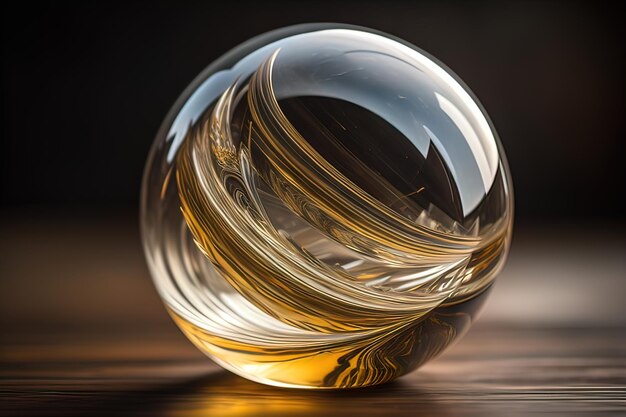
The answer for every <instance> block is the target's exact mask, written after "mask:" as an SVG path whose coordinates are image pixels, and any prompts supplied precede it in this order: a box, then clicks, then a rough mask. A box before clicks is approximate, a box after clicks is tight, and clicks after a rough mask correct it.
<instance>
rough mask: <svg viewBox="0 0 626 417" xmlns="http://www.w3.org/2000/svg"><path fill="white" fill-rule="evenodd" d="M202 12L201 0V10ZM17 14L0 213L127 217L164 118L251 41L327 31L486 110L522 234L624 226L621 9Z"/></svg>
mask: <svg viewBox="0 0 626 417" xmlns="http://www.w3.org/2000/svg"><path fill="white" fill-rule="evenodd" d="M211 3H213V2H211ZM216 7H217V6H212V5H211V4H210V3H209V2H198V3H184V2H177V3H176V5H171V4H170V5H165V4H161V3H151V2H150V3H134V4H114V5H109V4H98V5H87V4H80V3H74V2H72V3H71V4H62V3H58V4H57V3H55V4H50V5H44V6H34V5H30V4H29V3H26V2H22V3H20V4H19V5H13V6H12V7H11V9H10V10H5V11H4V13H3V24H2V31H3V35H2V58H3V59H2V97H3V99H2V100H3V101H2V141H3V143H2V151H1V153H0V155H1V156H0V158H1V191H0V199H1V205H2V208H3V209H4V212H5V213H13V212H15V211H22V212H23V211H24V210H31V211H32V210H35V211H37V210H40V209H43V210H44V211H47V210H51V209H55V210H57V211H63V212H65V213H72V212H76V211H80V212H82V213H89V212H90V211H91V210H98V211H107V210H113V209H115V210H117V211H119V210H122V211H126V210H128V213H131V214H132V215H136V211H137V202H138V193H139V187H140V179H141V174H142V169H143V165H144V162H145V159H146V156H147V153H148V149H149V146H150V144H151V142H152V140H153V138H154V136H155V134H156V131H157V129H158V127H159V124H160V123H161V120H162V119H163V118H164V116H165V114H166V112H167V111H168V109H169V107H170V106H171V105H172V104H173V102H174V101H175V100H176V98H177V97H178V95H179V94H180V93H181V92H182V90H183V89H184V88H185V87H186V86H187V84H188V83H189V82H191V80H192V79H193V78H194V77H195V76H196V75H197V74H198V73H199V72H200V71H201V70H202V69H203V68H204V67H206V66H207V65H208V64H209V63H210V62H211V61H213V60H214V59H216V58H217V57H218V56H219V55H221V54H223V53H224V52H226V51H228V50H229V49H230V48H232V47H234V46H236V45H237V44H239V43H241V42H243V41H245V40H246V39H248V38H250V37H253V36H255V35H257V34H260V33H263V32H265V31H269V30H272V29H275V28H279V27H281V26H286V25H290V24H296V23H303V22H315V21H334V22H342V23H352V24H358V25H363V26H369V27H372V28H376V29H379V30H382V31H385V32H388V33H390V34H393V35H396V36H399V37H401V38H404V39H406V40H408V41H410V42H412V43H414V44H415V45H417V46H419V47H421V48H423V49H424V50H426V51H428V52H430V53H431V54H433V55H434V56H436V57H437V58H439V59H440V60H442V61H443V62H444V63H445V64H447V65H448V66H449V67H450V68H451V69H452V70H453V71H455V72H456V73H457V74H458V75H459V76H460V77H461V78H462V79H463V80H464V81H465V82H466V83H467V84H468V85H469V86H470V88H472V90H473V91H474V92H475V93H476V95H477V96H478V97H479V99H480V100H481V101H482V103H483V104H484V106H485V108H486V109H487V111H488V112H489V114H490V116H491V118H492V119H493V122H494V124H495V126H496V128H497V129H498V131H499V134H500V136H501V138H502V141H503V143H504V147H505V149H506V151H507V155H508V158H509V162H510V165H511V170H512V173H513V179H514V186H515V193H516V209H517V212H516V220H517V222H518V224H519V225H523V224H525V223H529V222H532V223H535V222H536V221H542V222H543V221H547V222H560V223H563V222H601V223H610V222H614V221H620V222H621V221H622V220H623V212H624V211H623V207H622V206H621V205H620V204H619V201H620V199H621V193H622V192H623V188H624V187H623V186H624V183H623V177H624V175H623V174H624V164H623V161H624V115H625V114H626V113H625V108H624V102H625V101H624V98H625V97H624V79H625V74H626V68H625V60H624V24H623V17H624V13H623V12H624V7H623V4H619V3H617V2H616V3H607V4H604V3H602V2H597V1H596V2H589V3H575V2H502V3H501V2H493V3H492V2H478V3H477V2H458V3H444V2H436V1H433V2H397V1H396V2H363V1H359V2H330V3H312V2H293V3H271V2H258V3H241V2H239V1H237V2H223V4H220V5H219V9H218V8H216Z"/></svg>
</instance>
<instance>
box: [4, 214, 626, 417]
mask: <svg viewBox="0 0 626 417" xmlns="http://www.w3.org/2000/svg"><path fill="white" fill-rule="evenodd" d="M130 224H131V226H128V225H127V224H124V223H120V222H119V221H118V220H111V221H110V222H108V221H105V222H100V223H97V224H94V223H93V222H91V223H89V222H75V221H74V222H69V221H66V222H64V221H58V222H56V223H54V224H50V223H49V222H45V221H44V220H42V221H40V222H39V223H38V222H36V221H33V220H32V219H27V220H23V221H22V222H21V223H20V222H19V221H18V222H16V221H11V222H10V225H8V223H5V224H4V226H5V227H4V232H3V235H2V238H1V239H0V253H1V254H2V255H1V256H2V258H1V259H0V260H1V263H0V268H1V269H0V272H1V273H2V280H1V281H0V297H1V299H0V301H1V303H0V306H1V310H0V313H1V314H0V317H1V320H2V321H1V323H2V328H3V330H2V339H1V341H0V381H1V382H0V414H2V415H7V416H19V415H44V416H52V415H64V416H74V415H106V416H119V415H146V416H272V415H277V416H318V415H320V416H324V415H328V416H331V415H332V416H341V415H346V416H379V415H383V416H385V415H387V416H404V415H407V416H448V415H453V416H485V417H487V416H525V415H534V414H540V415H562V416H577V415H581V416H596V415H598V416H608V415H616V416H618V415H619V416H624V415H626V321H625V318H624V316H625V315H626V314H624V313H625V312H626V310H625V307H624V301H623V300H624V299H625V296H626V292H625V291H624V289H625V288H626V287H625V286H624V280H625V279H626V268H624V259H623V258H624V254H626V251H624V249H625V248H626V245H623V243H624V242H623V237H622V235H621V234H617V235H611V236H613V237H610V236H609V237H608V238H607V237H606V236H603V237H602V238H600V237H597V236H596V237H594V238H593V239H592V241H595V240H594V239H596V240H597V241H598V242H599V241H602V242H603V244H604V245H606V246H605V247H600V248H596V249H590V247H589V245H588V243H589V239H587V243H586V244H582V243H581V244H580V245H579V246H576V244H575V243H572V240H571V239H570V240H569V242H570V243H569V244H568V245H569V246H567V245H566V246H565V249H563V246H562V245H561V246H558V245H556V243H555V242H554V239H553V240H551V238H549V237H546V236H541V237H538V235H530V236H522V237H520V238H519V242H520V243H518V244H517V249H516V247H515V245H514V250H513V252H512V256H511V260H510V262H509V266H508V267H507V269H505V271H504V272H503V276H502V277H501V279H502V284H500V283H498V285H497V286H496V290H495V291H494V293H493V294H492V296H491V298H492V299H493V301H490V302H489V303H488V306H487V308H486V311H485V312H484V314H483V318H482V319H481V320H480V321H479V322H478V323H476V324H475V326H474V327H473V328H472V329H471V330H470V332H469V333H468V334H467V336H465V337H464V338H463V339H462V340H461V341H460V342H459V343H457V344H456V345H455V346H453V347H452V348H450V349H449V350H448V351H446V352H445V353H444V354H443V355H442V356H441V357H440V358H438V359H436V360H434V361H432V362H430V363H428V364H427V365H425V366H424V367H422V368H421V369H419V370H418V371H416V372H414V373H411V374H409V375H407V376H405V377H403V378H401V379H399V380H397V381H395V382H392V383H390V384H387V385H382V386H378V387H373V388H366V389H357V390H347V391H335V392H328V391H324V392H319V391H304V390H291V389H279V388H274V387H266V386H263V385H260V384H256V383H253V382H249V381H246V380H244V379H242V378H239V377H237V376H234V375H232V374H230V373H228V372H227V371H224V370H222V369H221V368H219V367H218V366H217V365H215V364H213V363H212V362H211V361H210V360H209V359H207V358H206V357H204V356H203V355H202V354H201V353H200V352H199V351H197V350H196V349H195V348H194V347H193V346H192V345H191V344H190V343H189V342H188V341H187V340H186V339H185V338H184V337H183V336H182V334H181V333H180V332H178V330H177V329H176V328H175V326H174V325H173V324H172V323H171V321H170V320H169V319H168V318H167V317H166V315H165V313H164V309H163V307H162V306H161V305H160V301H159V300H158V297H157V296H156V294H155V292H154V289H153V288H152V285H151V283H150V280H149V277H148V276H147V272H146V270H145V266H144V264H143V258H142V255H141V250H140V247H139V243H138V238H137V234H136V228H134V227H133V226H132V222H130ZM620 233H621V231H620ZM549 235H550V236H554V234H552V233H550V234H549ZM556 235H557V236H559V238H561V237H562V234H561V235H559V234H556ZM533 236H535V237H533ZM607 239H608V240H607ZM611 239H613V240H611ZM607 242H608V243H607ZM592 246H593V245H592ZM550 248H560V249H554V250H552V251H550V250H548V249H550ZM559 251H561V252H559ZM583 254H584V256H582V255H583ZM576 262H578V263H576ZM540 271H544V272H545V273H546V274H547V275H545V276H543V275H542V274H541V273H539V272H540ZM590 271H595V275H590ZM551 277H552V278H551ZM556 288H561V292H560V293H559V292H558V290H557V289H556ZM546 292H547V293H548V294H549V296H545V293H546ZM542 294H543V295H542ZM601 300H604V302H602V301H601Z"/></svg>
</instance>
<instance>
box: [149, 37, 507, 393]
mask: <svg viewBox="0 0 626 417" xmlns="http://www.w3.org/2000/svg"><path fill="white" fill-rule="evenodd" d="M353 32H354V33H353ZM315 33H317V32H315ZM307 35H309V34H307ZM370 35H371V36H373V38H371V39H370V38H362V37H363V36H370ZM315 36H317V37H318V38H316V43H315V48H317V49H315V50H314V52H313V53H309V52H308V51H307V50H306V48H304V47H301V45H304V44H303V43H302V39H297V40H298V42H297V43H295V41H294V42H292V43H291V44H290V43H289V42H285V43H284V44H282V45H281V44H280V42H278V43H277V44H276V46H275V47H273V48H269V49H268V47H266V48H265V49H264V55H263V58H262V59H260V60H258V61H257V64H256V65H255V66H254V68H253V69H252V70H250V71H248V72H247V73H246V72H245V71H239V74H238V75H237V76H233V77H231V78H230V79H229V81H228V83H226V84H224V86H223V88H221V90H220V94H218V95H217V96H216V99H215V100H214V101H213V102H212V104H211V105H210V106H209V107H208V108H207V109H206V111H204V112H203V113H202V115H201V116H200V117H198V118H197V120H194V121H193V123H190V125H189V128H188V130H187V131H186V134H185V135H184V137H179V138H178V139H175V140H174V142H173V143H174V144H176V143H178V144H179V146H178V145H176V146H178V148H176V152H175V153H174V154H172V155H174V157H173V158H172V157H169V156H168V157H167V158H166V157H162V158H163V159H162V161H163V162H162V165H158V164H155V163H153V167H152V168H150V169H149V170H148V171H147V172H148V174H147V181H148V182H149V181H153V182H156V183H159V190H160V192H159V194H158V197H151V195H152V194H150V191H149V190H148V191H146V193H147V196H146V197H145V199H146V201H148V203H144V213H145V214H144V222H146V223H145V224H144V239H145V241H146V242H147V249H146V251H147V255H148V260H149V264H150V266H151V268H152V271H153V275H154V276H155V280H156V282H157V287H158V288H159V291H160V292H161V295H162V296H163V298H164V299H165V301H166V303H167V306H168V309H169V311H170V313H171V315H172V316H173V317H174V319H175V321H176V322H177V324H178V325H179V326H180V327H181V329H183V331H184V332H185V333H186V334H187V336H188V337H189V338H190V339H191V340H192V341H193V342H194V343H195V344H196V345H197V346H198V347H199V348H200V349H201V350H203V351H204V352H206V353H207V354H208V355H210V356H211V357H212V358H213V359H214V360H215V361H217V362H218V363H219V364H221V365H222V366H224V367H225V368H227V369H230V370H232V371H233V372H236V373H238V374H240V375H243V376H245V377H247V378H250V379H253V380H256V381H259V382H263V383H268V384H273V385H280V386H288V387H308V388H349V387H360V386H368V385H374V384H379V383H382V382H385V381H389V380H391V379H394V378H396V377H398V376H400V375H402V374H405V373H407V372H409V371H411V370H412V369H414V368H416V367H417V366H419V365H420V364H422V363H423V362H425V361H426V360H428V359H429V358H431V357H433V356H434V355H436V354H438V353H439V352H441V351H442V350H443V349H444V348H445V347H446V346H448V345H449V344H450V342H451V341H452V340H453V339H455V338H456V337H457V336H458V335H459V334H461V333H462V332H463V331H464V330H465V329H466V328H467V327H468V326H469V324H470V323H471V319H472V315H473V314H474V313H475V312H476V310H477V309H478V307H479V306H480V304H481V303H482V302H483V301H484V298H485V294H486V293H487V292H488V291H487V290H488V288H489V286H490V284H491V282H492V281H493V279H494V277H495V275H496V273H497V272H498V270H499V268H500V266H501V265H502V263H503V260H504V257H505V256H506V252H507V250H508V244H509V240H510V231H511V221H512V215H511V202H512V199H511V198H512V197H511V193H510V184H509V182H508V178H507V177H506V175H507V170H506V167H505V166H504V165H503V164H505V163H504V162H502V161H501V160H500V159H499V157H498V149H497V147H496V140H495V139H493V138H491V139H490V136H489V134H490V133H489V132H487V133H485V135H486V136H485V135H483V136H485V137H486V138H487V139H484V138H483V137H479V136H478V135H474V134H473V133H472V130H471V129H475V128H476V126H479V127H480V128H484V126H487V124H486V122H484V121H483V119H480V117H483V116H482V115H481V114H478V116H476V117H477V118H476V120H479V122H476V121H475V120H474V119H466V118H465V116H463V115H462V114H461V112H460V111H459V110H457V107H455V105H454V103H453V102H451V101H450V100H448V99H447V98H445V94H444V93H445V92H446V91H447V90H444V89H437V88H439V87H437V88H435V87H436V86H435V87H433V91H434V93H433V94H431V97H432V100H431V102H429V103H426V102H423V108H424V109H426V110H427V111H431V110H429V109H431V108H432V106H433V104H432V103H435V104H437V105H438V106H440V107H441V108H442V109H444V110H445V111H446V114H445V115H444V116H443V117H442V116H437V117H439V118H440V119H441V120H440V121H439V125H438V126H439V129H438V130H437V132H451V133H450V135H452V136H453V134H456V132H457V131H460V132H462V134H465V136H468V135H469V136H471V137H469V138H467V141H468V143H470V145H469V147H467V149H468V150H467V151H464V152H466V153H465V154H463V153H462V152H461V151H456V154H455V153H453V152H452V151H451V150H450V149H449V145H446V144H445V143H442V141H441V139H440V138H439V137H438V135H440V133H435V132H434V131H433V130H436V129H435V128H434V127H433V128H432V129H431V128H429V127H428V125H426V124H422V125H423V130H420V132H423V135H425V136H424V137H426V141H425V142H424V141H423V139H420V138H419V137H413V138H406V137H405V136H406V135H403V132H402V126H403V123H404V121H400V122H399V123H395V124H394V123H392V120H396V119H397V117H396V116H394V114H393V112H394V111H396V109H395V108H394V107H393V106H400V105H402V106H404V105H405V104H404V101H407V100H410V99H411V97H408V94H407V97H405V96H403V95H399V94H396V95H395V96H394V100H396V101H394V102H393V103H395V104H393V103H391V104H390V103H389V102H384V101H381V103H382V104H384V105H386V106H387V107H388V108H387V110H385V109H383V110H381V112H378V114H377V111H374V110H375V107H376V106H378V107H377V108H378V109H380V108H382V107H381V106H382V105H381V104H380V103H376V104H375V105H374V104H370V105H369V107H368V106H367V105H363V106H360V104H361V103H359V102H358V100H359V97H361V98H362V97H364V96H363V95H359V94H360V92H359V94H356V93H354V91H357V92H358V91H360V90H359V89H361V90H362V89H363V87H362V86H361V85H360V84H358V83H359V82H363V80H366V81H367V82H369V83H370V84H371V83H372V81H371V80H370V78H369V77H375V76H379V74H380V71H379V69H378V67H376V66H373V67H371V68H369V67H368V65H370V64H371V63H372V62H374V63H376V62H378V61H381V60H382V61H381V62H384V63H385V65H386V66H387V67H390V68H392V69H393V71H391V72H390V74H392V76H391V77H389V76H387V78H386V79H390V80H391V81H390V84H389V85H388V86H386V87H385V88H386V89H387V90H389V91H393V88H395V87H394V86H395V84H394V83H396V81H395V78H394V77H397V76H398V74H401V73H402V72H403V71H408V73H416V68H417V69H418V70H419V71H422V70H421V69H419V68H418V65H422V67H424V68H430V67H428V65H431V61H429V60H428V59H427V58H425V57H423V56H421V55H419V56H418V57H417V58H419V59H422V60H423V62H422V61H420V62H418V61H417V60H416V59H417V58H415V57H414V56H413V55H410V54H416V52H415V51H414V50H409V49H406V51H405V49H402V48H403V47H402V46H396V45H395V44H387V43H385V42H388V40H385V39H382V37H380V35H373V34H363V33H360V32H359V33H357V32H355V31H354V30H347V29H345V30H343V29H342V30H329V31H321V32H319V34H316V35H315ZM350 36H354V39H350V38H349V37H350ZM379 38H381V39H382V40H381V39H379ZM346 39H347V40H346ZM363 39H366V40H368V42H370V41H371V43H370V44H368V45H369V46H371V49H372V50H371V51H369V50H368V51H367V55H364V52H363V51H362V50H361V49H360V47H359V45H360V43H362V42H363ZM331 41H333V42H337V44H338V45H343V46H342V47H343V48H344V49H345V50H343V51H339V52H337V51H336V50H335V49H331V50H330V52H324V53H325V54H326V55H324V54H323V53H320V54H321V55H324V57H325V58H323V59H322V58H320V62H322V64H321V65H320V66H318V67H315V66H314V68H313V70H312V72H311V73H306V74H305V75H302V71H300V70H299V69H298V65H300V64H301V62H302V60H303V59H304V58H302V57H303V56H304V57H309V58H310V57H312V56H313V57H315V59H318V58H317V55H316V54H317V53H318V52H317V51H318V50H322V51H325V49H323V48H324V47H320V45H326V44H332V42H331ZM341 42H343V43H341ZM350 42H353V44H354V45H356V46H353V44H352V43H350ZM375 42H379V44H376V43H375ZM394 42H395V41H394ZM294 45H296V46H297V48H294ZM372 45H377V46H375V47H374V46H372ZM320 48H321V49H320ZM337 48H339V47H337ZM337 48H336V49H337ZM376 48H378V49H376ZM385 48H387V49H385ZM390 48H396V49H393V51H394V53H396V55H397V56H395V55H394V56H393V57H392V58H393V59H394V60H395V61H390V58H389V56H390V54H388V53H387V52H386V51H387V50H391V49H390ZM294 51H296V52H294ZM407 51H408V52H407ZM297 53H300V55H297ZM402 54H408V55H406V56H405V55H402ZM281 57H283V61H282V62H281ZM298 57H299V58H298ZM346 57H348V58H346ZM309 58H306V59H309ZM337 62H339V63H340V64H341V68H342V70H341V71H337V69H336V68H334V67H333V65H335V66H336V63H337ZM327 63H330V64H328V65H327ZM376 65H378V64H376ZM294 68H295V69H294ZM344 68H347V69H344ZM420 68H421V67H420ZM432 68H435V69H437V68H439V67H432ZM298 71H300V72H298ZM307 71H308V69H307ZM368 71H369V72H368ZM433 71H434V70H433ZM424 73H425V72H424ZM311 74H313V75H311ZM355 74H356V75H355ZM420 76H422V75H420ZM342 77H343V78H342ZM350 77H352V78H350ZM424 77H425V75H424ZM441 77H443V75H442V76H441ZM302 79H304V80H305V81H302ZM337 79H340V80H341V82H342V83H343V84H341V85H340V84H337V83H336V80H337ZM381 79H382V78H381ZM386 79H385V80H386ZM285 80H287V81H285ZM320 80H321V81H320ZM329 80H330V81H329ZM355 80H356V81H355ZM385 80H383V81H384V82H386V81H385ZM383 81H381V82H380V84H381V85H382V84H384V83H383ZM445 81H446V82H448V83H452V82H451V81H448V79H447V78H446V79H445ZM277 82H279V83H280V82H283V83H285V84H284V85H277ZM322 82H324V83H326V82H328V83H330V84H328V85H330V87H328V86H327V85H326V84H325V85H324V86H323V88H322V87H319V85H322V84H319V83H322ZM290 83H291V84H290ZM306 83H311V84H312V85H317V86H318V87H315V88H317V89H318V90H317V91H318V92H320V91H322V90H323V89H324V88H325V89H326V90H324V91H325V92H323V93H320V94H319V96H316V95H315V94H306V92H307V91H309V90H312V89H313V87H310V86H309V85H308V84H307V85H305V84H306ZM315 83H318V84H315ZM333 83H335V84H333ZM303 85H305V87H303ZM433 85H434V84H433ZM345 86H348V87H345ZM455 86H456V84H455V85H453V87H455ZM333 88H336V89H337V92H333V91H332V89H333ZM342 88H343V89H344V90H342ZM346 88H347V89H348V90H346ZM350 88H351V89H352V90H350ZM420 88H424V87H420ZM429 88H430V87H429ZM455 88H456V87H455ZM459 88H460V87H459ZM307 89H308V90H307ZM450 91H452V90H450ZM394 94H395V93H394ZM446 94H447V93H446ZM459 94H460V93H459ZM448 95H450V94H448ZM424 97H426V96H424ZM468 97H469V96H468ZM350 100H352V101H350ZM403 100H404V101H403ZM419 100H422V99H421V97H420V98H419ZM459 100H460V101H459V102H460V103H461V104H459V106H458V108H464V107H463V106H466V108H470V107H471V105H473V102H470V104H467V105H466V104H465V102H463V100H466V98H465V96H461V99H459ZM467 100H469V99H467ZM397 103H400V104H397ZM411 103H412V104H411V105H414V104H415V103H416V102H415V101H413V102H411ZM392 104H393V105H392ZM468 106H470V107H468ZM471 108H472V109H473V107H471ZM373 109H374V110H373ZM389 109H390V110H389ZM476 109H478V108H476ZM385 112H386V113H385ZM381 114H383V115H382V116H381ZM459 114H461V115H460V116H459ZM379 116H380V117H379ZM383 116H384V117H383ZM479 116H480V117H479ZM394 117H396V119H394ZM414 121H415V123H414V125H415V126H418V127H420V123H421V122H419V123H418V121H417V119H415V120H414ZM481 123H482V124H481ZM405 124H406V123H405ZM174 125H176V123H174ZM398 126H400V127H398ZM449 126H452V127H453V128H454V129H456V130H454V131H453V130H451V128H450V127H449ZM467 126H470V128H471V129H470V130H468V127H467ZM359 129H361V130H359ZM420 129H422V128H421V127H420ZM446 129H447V130H446ZM405 130H406V128H405ZM368 131H371V134H370V133H368ZM468 132H469V133H468ZM472 135H474V136H475V137H474V136H472ZM374 137H375V138H376V139H372V138H374ZM458 137H459V138H463V136H462V135H461V136H458ZM420 140H422V142H420ZM177 141H178V142H177ZM377 141H379V142H380V143H379V142H377ZM385 141H389V142H394V143H398V145H397V146H398V147H399V148H401V149H403V150H402V151H401V153H400V154H401V155H403V157H404V158H405V159H406V161H407V162H405V163H404V165H403V166H405V167H409V168H408V169H411V166H412V164H414V165H415V166H416V167H417V168H418V169H417V170H416V172H415V174H414V175H413V174H411V176H410V178H409V177H407V175H406V172H407V171H406V170H405V171H402V169H404V168H402V167H400V165H399V166H398V167H396V166H394V165H393V164H390V163H389V162H388V160H386V159H385V158H383V156H384V155H383V156H381V154H382V153H384V150H385ZM472 141H473V142H472ZM429 143H430V145H428V144H429ZM424 144H426V145H424ZM170 146H172V149H173V147H174V145H170ZM402 146H404V148H402ZM425 146H427V147H425ZM446 146H448V149H447V150H446ZM464 146H465V145H464ZM376 149H378V153H377V151H376ZM418 149H420V150H421V151H420V152H418ZM424 149H425V151H424ZM155 152H156V153H157V156H153V159H154V160H158V158H159V156H158V155H159V152H161V153H165V152H166V148H163V149H161V148H157V150H156V151H155ZM481 152H485V154H486V156H483V155H482V154H481ZM494 152H495V154H494ZM459 155H460V156H459ZM463 155H474V157H475V158H476V159H477V161H478V162H476V163H473V165H472V164H468V163H465V162H464V161H463V160H462V159H461V157H463ZM494 155H495V157H494ZM411 158H413V159H411ZM466 158H467V157H466ZM481 158H482V159H481ZM494 158H495V159H494ZM401 159H402V158H401ZM459 161H461V162H460V163H459ZM494 161H495V162H494ZM399 164H400V162H399ZM455 164H456V165H455ZM494 164H495V165H494ZM159 167H160V168H159ZM150 175H154V177H155V178H156V180H151V177H150ZM483 183H484V189H482V188H481V187H483ZM464 184H469V185H464ZM476 184H478V186H477V185H476ZM468 187H470V188H471V187H474V188H473V189H470V190H469V191H468V190H467V188H468ZM144 188H146V185H144ZM481 189H482V190H483V191H482V197H481V198H480V200H478V199H477V198H476V195H480V193H478V194H477V191H475V190H479V191H480V190H481ZM472 193H473V194H472ZM151 198H152V200H153V201H155V203H150V201H152V200H150V199H151ZM150 204H152V207H154V211H153V212H150V211H149V207H150ZM146 207H148V208H146ZM181 214H182V216H181ZM159 219H161V220H159ZM150 222H152V223H150ZM146 224H147V226H146Z"/></svg>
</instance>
